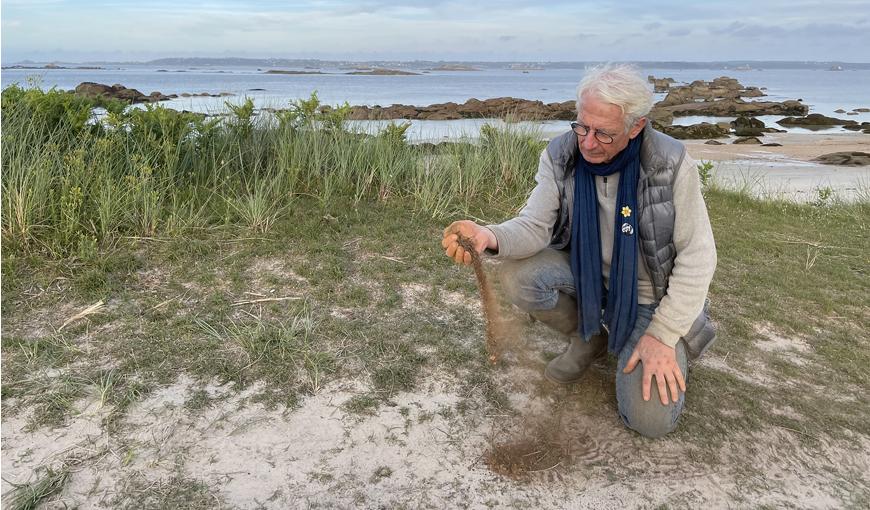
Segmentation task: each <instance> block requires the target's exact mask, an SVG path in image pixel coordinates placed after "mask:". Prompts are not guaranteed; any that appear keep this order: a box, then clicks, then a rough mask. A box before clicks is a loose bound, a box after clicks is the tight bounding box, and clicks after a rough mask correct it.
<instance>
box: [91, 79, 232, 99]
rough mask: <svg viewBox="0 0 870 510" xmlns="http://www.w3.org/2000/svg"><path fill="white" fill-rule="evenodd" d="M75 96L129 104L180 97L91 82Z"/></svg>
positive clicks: (208, 95)
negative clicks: (113, 100) (145, 92)
mask: <svg viewBox="0 0 870 510" xmlns="http://www.w3.org/2000/svg"><path fill="white" fill-rule="evenodd" d="M74 92H75V94H78V95H80V96H85V97H93V98H96V97H102V98H107V99H117V100H119V101H124V102H127V103H131V104H133V103H156V102H158V101H168V100H170V99H175V98H177V97H179V95H178V94H169V95H166V94H163V93H162V92H152V93H150V94H148V95H145V94H143V93H142V92H139V91H138V90H136V89H130V88H127V87H125V86H123V85H120V84H117V83H116V84H115V85H103V84H102V83H94V82H90V81H86V82H82V83H80V84H79V85H78V86H77V87H76V88H75V91H74ZM232 95H233V94H230V93H229V92H221V93H219V94H209V93H208V92H202V93H200V94H187V93H184V94H181V97H191V96H203V97H224V96H232Z"/></svg>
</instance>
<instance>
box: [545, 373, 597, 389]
mask: <svg viewBox="0 0 870 510" xmlns="http://www.w3.org/2000/svg"><path fill="white" fill-rule="evenodd" d="M587 370H588V369H587ZM585 373H586V370H584V371H583V372H580V375H578V376H577V377H575V378H574V379H570V380H567V381H565V380H560V379H556V378H555V377H553V376H552V375H550V372H548V371H547V370H544V379H546V380H548V381H550V382H551V383H553V384H560V385H562V386H567V385H569V384H574V383H575V382H577V381H579V380H580V379H582V378H583V374H585Z"/></svg>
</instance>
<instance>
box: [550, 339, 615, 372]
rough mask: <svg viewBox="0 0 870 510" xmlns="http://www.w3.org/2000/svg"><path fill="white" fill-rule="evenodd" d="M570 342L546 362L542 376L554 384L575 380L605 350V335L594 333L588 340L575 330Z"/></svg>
mask: <svg viewBox="0 0 870 510" xmlns="http://www.w3.org/2000/svg"><path fill="white" fill-rule="evenodd" d="M569 338H570V339H571V343H570V344H569V345H568V348H567V349H565V352H563V353H562V354H560V355H559V356H556V357H555V358H553V360H552V361H550V362H549V363H547V368H546V369H545V370H544V377H546V378H547V380H549V381H550V382H554V383H556V384H571V383H573V382H577V381H578V380H579V379H580V377H581V376H582V375H583V372H585V371H586V369H587V368H589V365H591V364H592V362H593V361H594V360H595V359H596V358H598V357H600V356H602V355H604V354H605V353H606V352H607V337H606V336H604V335H595V336H593V337H592V338H590V339H589V341H588V342H587V341H585V340H583V338H582V337H581V336H580V335H579V334H577V333H576V332H575V333H574V334H572V335H571V336H570V337H569Z"/></svg>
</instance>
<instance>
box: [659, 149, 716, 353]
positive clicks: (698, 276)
mask: <svg viewBox="0 0 870 510" xmlns="http://www.w3.org/2000/svg"><path fill="white" fill-rule="evenodd" d="M674 209H675V214H676V219H675V221H674V247H675V248H676V251H677V256H676V259H675V261H674V269H673V271H672V272H671V276H670V278H669V279H668V288H667V290H666V292H665V296H664V297H663V298H662V300H661V302H660V303H659V306H658V307H657V308H656V311H655V314H654V315H653V319H652V322H650V324H649V326H648V327H647V330H646V333H647V334H648V335H652V336H654V337H656V338H658V339H659V340H661V341H662V342H663V343H665V344H667V345H669V346H671V347H675V346H676V345H677V342H678V341H679V340H680V337H682V336H683V335H685V334H686V333H688V332H689V329H690V328H691V327H692V323H693V322H694V321H695V319H696V318H697V317H698V314H700V313H701V310H702V309H703V307H704V299H705V298H706V297H707V290H708V289H709V287H710V281H711V280H712V279H713V272H714V271H715V270H716V245H715V243H714V241H713V229H712V227H711V226H710V219H709V217H708V215H707V206H706V204H705V203H704V197H703V195H702V194H701V183H700V179H699V177H698V171H697V169H696V163H695V161H694V160H693V159H692V158H691V157H689V155H688V154H687V155H686V156H685V157H684V158H683V163H682V164H681V165H680V168H679V169H678V171H677V175H676V177H675V180H674Z"/></svg>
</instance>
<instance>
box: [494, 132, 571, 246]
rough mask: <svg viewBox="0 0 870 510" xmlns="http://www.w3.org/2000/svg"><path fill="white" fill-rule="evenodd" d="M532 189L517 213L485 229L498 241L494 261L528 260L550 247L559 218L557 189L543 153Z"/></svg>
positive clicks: (550, 166)
mask: <svg viewBox="0 0 870 510" xmlns="http://www.w3.org/2000/svg"><path fill="white" fill-rule="evenodd" d="M535 182H537V184H536V185H535V187H534V189H532V193H531V195H529V199H528V201H527V202H526V205H525V206H524V207H523V209H522V210H521V211H520V213H519V214H518V215H517V216H516V217H514V218H511V219H509V220H507V221H505V222H503V223H499V224H498V225H487V228H488V229H490V230H491V231H492V233H493V234H495V238H496V240H497V241H498V252H497V253H489V254H490V255H493V256H494V257H496V258H512V259H521V258H525V257H530V256H532V255H534V254H536V253H538V252H539V251H541V250H543V249H544V248H546V247H547V246H548V245H549V244H550V240H551V238H552V234H553V225H555V223H556V219H557V218H558V215H559V188H558V186H557V185H556V180H555V172H554V168H553V161H552V160H551V159H550V157H549V155H548V154H547V151H546V149H545V150H544V151H542V152H541V157H540V160H539V161H538V173H537V174H536V175H535Z"/></svg>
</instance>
